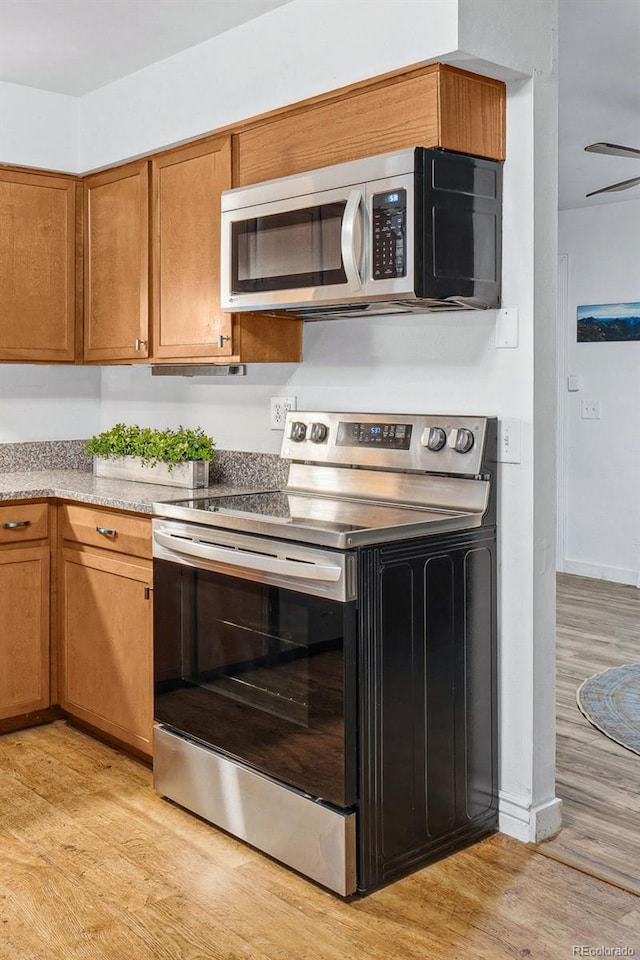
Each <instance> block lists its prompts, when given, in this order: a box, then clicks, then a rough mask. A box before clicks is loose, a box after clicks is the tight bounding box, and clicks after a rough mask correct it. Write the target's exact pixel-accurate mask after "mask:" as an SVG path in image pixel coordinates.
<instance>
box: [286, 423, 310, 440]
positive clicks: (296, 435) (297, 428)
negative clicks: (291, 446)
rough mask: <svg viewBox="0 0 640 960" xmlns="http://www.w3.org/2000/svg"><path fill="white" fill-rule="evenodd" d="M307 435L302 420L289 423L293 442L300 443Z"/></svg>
mask: <svg viewBox="0 0 640 960" xmlns="http://www.w3.org/2000/svg"><path fill="white" fill-rule="evenodd" d="M306 435H307V425H306V423H303V422H302V420H294V421H293V423H292V424H291V434H290V436H291V439H292V440H293V441H294V442H295V443H300V442H301V441H302V440H304V438H305V437H306Z"/></svg>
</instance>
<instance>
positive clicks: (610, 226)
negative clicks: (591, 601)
mask: <svg viewBox="0 0 640 960" xmlns="http://www.w3.org/2000/svg"><path fill="white" fill-rule="evenodd" d="M559 227H560V233H559V245H558V247H559V253H561V254H566V255H567V259H568V296H567V304H566V313H565V316H564V322H565V337H566V341H565V343H566V348H565V349H566V370H565V371H563V376H565V377H566V375H568V374H574V375H576V376H578V377H579V378H580V390H579V391H578V392H577V393H565V394H564V395H563V396H562V397H561V401H562V407H563V408H564V413H565V430H566V438H565V450H566V456H565V462H564V478H565V482H564V488H565V497H566V508H565V516H564V522H565V531H564V532H565V543H566V556H564V557H561V558H559V559H560V565H561V568H562V569H565V570H567V571H568V572H569V573H576V574H579V575H581V576H587V577H599V578H602V579H604V580H614V581H616V582H618V583H632V584H637V585H638V586H640V496H639V492H640V341H635V342H618V343H616V342H611V343H578V342H577V337H576V308H577V307H578V305H580V304H592V303H626V302H640V200H623V201H621V202H619V203H608V204H606V205H604V204H602V205H598V206H594V207H580V208H579V209H576V210H563V211H561V213H560V217H559ZM563 387H564V389H565V390H566V380H565V381H564V384H561V389H562V388H563ZM583 400H597V401H599V402H600V404H601V419H600V420H583V419H582V418H581V404H582V401H583ZM561 415H562V414H561Z"/></svg>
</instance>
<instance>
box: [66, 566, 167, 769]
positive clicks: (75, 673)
mask: <svg viewBox="0 0 640 960" xmlns="http://www.w3.org/2000/svg"><path fill="white" fill-rule="evenodd" d="M60 567H61V571H60V608H61V618H60V656H61V671H60V686H61V689H60V705H61V706H62V708H63V709H64V710H65V711H66V712H67V713H69V714H71V715H72V716H74V717H77V718H78V719H79V720H81V721H83V722H85V723H88V724H90V725H91V726H92V727H95V728H96V729H98V730H101V731H102V732H104V733H106V734H108V735H109V736H110V737H114V738H116V739H117V740H119V741H121V742H122V743H125V744H128V745H129V746H131V747H134V748H135V749H136V750H137V751H139V752H141V753H142V754H145V755H147V756H150V755H151V753H152V724H153V677H152V647H153V637H152V623H153V620H152V614H153V610H152V608H153V604H152V601H151V586H152V565H151V561H149V560H143V559H138V558H131V557H126V556H124V555H122V556H120V555H114V554H107V553H106V552H102V551H99V550H95V549H63V550H61V553H60Z"/></svg>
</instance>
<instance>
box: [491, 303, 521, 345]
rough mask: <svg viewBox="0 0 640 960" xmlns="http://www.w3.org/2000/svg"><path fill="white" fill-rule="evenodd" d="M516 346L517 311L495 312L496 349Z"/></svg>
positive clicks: (514, 309)
mask: <svg viewBox="0 0 640 960" xmlns="http://www.w3.org/2000/svg"><path fill="white" fill-rule="evenodd" d="M517 346H518V309H517V307H509V308H508V309H505V310H496V347H499V348H500V347H517Z"/></svg>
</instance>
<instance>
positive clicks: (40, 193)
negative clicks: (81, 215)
mask: <svg viewBox="0 0 640 960" xmlns="http://www.w3.org/2000/svg"><path fill="white" fill-rule="evenodd" d="M75 238H76V181H75V179H74V178H72V177H57V176H50V175H48V174H40V173H28V172H24V173H23V172H18V171H15V172H14V171H9V170H0V360H15V361H22V362H26V363H33V362H38V361H42V362H48V363H50V362H52V361H53V362H64V361H73V360H74V358H75V329H76V246H75V245H76V239H75Z"/></svg>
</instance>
